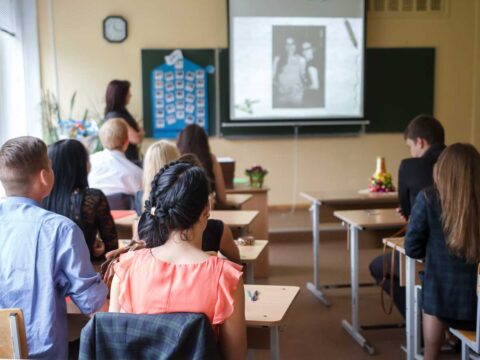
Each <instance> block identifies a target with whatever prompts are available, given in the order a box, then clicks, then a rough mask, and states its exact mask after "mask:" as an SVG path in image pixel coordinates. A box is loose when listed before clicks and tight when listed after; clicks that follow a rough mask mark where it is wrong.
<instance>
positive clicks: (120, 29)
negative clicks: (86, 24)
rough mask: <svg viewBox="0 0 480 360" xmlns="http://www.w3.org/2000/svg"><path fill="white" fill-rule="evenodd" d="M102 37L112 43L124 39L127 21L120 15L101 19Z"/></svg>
mask: <svg viewBox="0 0 480 360" xmlns="http://www.w3.org/2000/svg"><path fill="white" fill-rule="evenodd" d="M103 37H104V38H105V40H107V41H109V42H114V43H119V42H122V41H124V40H125V39H126V38H127V21H126V20H125V19H124V18H123V17H121V16H108V17H107V18H105V20H103Z"/></svg>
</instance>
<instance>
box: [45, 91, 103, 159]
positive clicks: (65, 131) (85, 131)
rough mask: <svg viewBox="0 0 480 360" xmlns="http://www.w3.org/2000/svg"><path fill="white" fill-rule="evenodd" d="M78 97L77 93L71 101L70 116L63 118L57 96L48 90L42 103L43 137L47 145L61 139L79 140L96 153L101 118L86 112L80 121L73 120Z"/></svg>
mask: <svg viewBox="0 0 480 360" xmlns="http://www.w3.org/2000/svg"><path fill="white" fill-rule="evenodd" d="M76 95H77V93H76V92H74V93H73V95H72V97H71V99H70V110H69V113H68V116H67V117H63V116H62V112H61V110H60V105H59V104H58V100H57V99H56V98H55V96H54V95H53V94H52V93H51V92H50V91H48V90H47V91H46V92H45V93H44V94H43V96H42V103H41V105H42V120H43V136H44V139H45V142H46V143H47V144H51V143H54V142H55V141H58V140H61V139H77V140H79V141H81V142H82V143H83V144H84V145H85V147H86V148H87V149H88V150H89V151H90V152H95V151H96V150H98V147H99V141H98V129H99V125H100V122H101V117H100V116H95V117H94V116H89V115H90V114H89V111H88V110H85V111H84V113H83V117H82V118H81V119H80V120H78V119H73V108H74V106H75V98H76Z"/></svg>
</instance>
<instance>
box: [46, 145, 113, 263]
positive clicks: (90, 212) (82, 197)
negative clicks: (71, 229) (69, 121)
mask: <svg viewBox="0 0 480 360" xmlns="http://www.w3.org/2000/svg"><path fill="white" fill-rule="evenodd" d="M48 157H49V158H50V160H51V162H52V168H53V172H54V174H55V184H54V186H53V189H52V191H51V192H50V195H49V196H48V197H47V198H45V200H44V201H43V205H44V207H45V209H47V210H50V211H53V212H55V213H57V214H61V215H64V216H66V217H68V218H70V219H71V220H73V221H74V222H75V223H76V224H77V225H78V226H79V227H80V229H82V231H83V235H84V236H85V241H86V243H87V246H88V248H89V249H90V256H91V258H92V259H94V258H96V257H100V256H102V255H103V254H104V253H105V252H108V251H111V250H114V249H116V248H117V247H118V236H117V230H116V228H115V223H114V222H113V218H112V215H111V214H110V208H109V206H108V202H107V198H106V197H105V195H104V194H103V192H101V191H100V190H97V189H90V188H89V187H88V180H87V174H88V170H89V167H90V165H89V162H88V152H87V149H86V148H85V147H84V146H83V144H82V143H81V142H79V141H77V140H60V141H57V142H56V143H54V144H52V145H50V146H49V148H48ZM97 232H99V233H100V238H101V240H102V241H103V244H102V242H100V241H96V239H97Z"/></svg>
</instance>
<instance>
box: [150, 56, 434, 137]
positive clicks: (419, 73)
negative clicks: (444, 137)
mask: <svg viewBox="0 0 480 360" xmlns="http://www.w3.org/2000/svg"><path fill="white" fill-rule="evenodd" d="M171 51H172V49H165V50H163V49H162V50H142V73H143V90H144V92H143V105H144V118H145V129H146V131H147V136H148V135H149V134H151V119H150V111H145V109H150V97H149V96H147V94H148V93H149V92H148V91H147V90H148V89H147V88H146V87H147V86H148V81H149V79H148V75H145V74H148V73H149V71H150V69H151V68H152V66H153V67H154V66H156V65H155V64H158V61H159V60H162V59H163V56H164V55H166V54H168V53H170V52H171ZM182 51H183V53H184V55H185V56H186V57H189V58H191V59H192V60H193V61H196V62H198V63H199V64H204V65H205V66H206V65H209V64H212V63H213V61H214V57H215V50H214V49H200V50H199V49H191V50H190V49H186V50H182ZM218 51H219V64H218V65H219V66H218V67H217V69H216V70H217V71H216V72H215V76H219V83H220V86H219V100H220V116H219V119H217V118H216V112H215V87H214V83H215V81H214V79H213V78H214V76H213V75H211V78H212V79H211V81H210V79H209V94H210V95H209V108H210V123H209V128H210V135H220V136H225V137H255V136H257V137H269V136H291V135H292V134H293V132H294V129H293V127H284V126H278V127H255V126H251V127H247V128H245V127H242V128H226V127H224V126H222V125H223V124H232V123H234V122H232V121H231V120H230V113H229V88H230V87H229V57H228V49H219V50H218ZM434 86H435V49H434V48H373V49H367V51H366V60H365V119H366V120H369V121H370V125H367V126H366V128H365V130H366V132H367V133H388V132H403V130H404V129H405V127H406V125H407V124H408V122H409V121H410V120H411V119H412V118H413V117H414V116H416V115H418V114H422V113H426V114H433V109H434ZM217 121H218V122H219V123H217ZM217 125H218V126H217ZM217 128H218V129H219V133H216V131H215V129H217ZM361 130H362V128H361V126H356V125H355V126H345V125H341V126H338V125H337V126H301V127H299V128H298V133H299V135H311V136H316V135H342V134H351V133H358V132H359V131H361Z"/></svg>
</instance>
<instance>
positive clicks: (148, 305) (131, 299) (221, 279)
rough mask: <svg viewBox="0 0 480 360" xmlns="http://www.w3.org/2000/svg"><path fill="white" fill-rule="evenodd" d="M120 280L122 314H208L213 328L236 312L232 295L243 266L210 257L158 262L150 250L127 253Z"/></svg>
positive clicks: (122, 259) (118, 270) (117, 267)
mask: <svg viewBox="0 0 480 360" xmlns="http://www.w3.org/2000/svg"><path fill="white" fill-rule="evenodd" d="M115 274H116V275H117V276H118V278H119V280H120V286H119V287H120V296H119V305H120V309H121V311H122V312H126V313H134V314H162V313H172V312H195V313H203V314H205V315H206V316H207V317H208V318H209V320H210V323H211V324H212V325H218V324H222V323H223V322H224V321H225V320H226V319H228V318H229V317H230V316H231V315H232V313H233V307H234V304H233V294H234V292H235V289H236V288H237V285H238V282H239V280H240V277H241V276H242V272H241V266H240V265H237V264H234V263H232V262H230V261H228V260H224V259H219V258H217V257H215V256H211V257H209V258H208V259H206V260H204V261H202V262H199V263H193V264H172V263H169V262H165V261H162V260H160V259H157V258H155V257H154V256H153V254H152V253H151V249H142V250H137V251H133V252H128V253H126V254H123V255H122V256H121V257H120V261H119V262H118V263H117V264H116V265H115Z"/></svg>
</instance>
